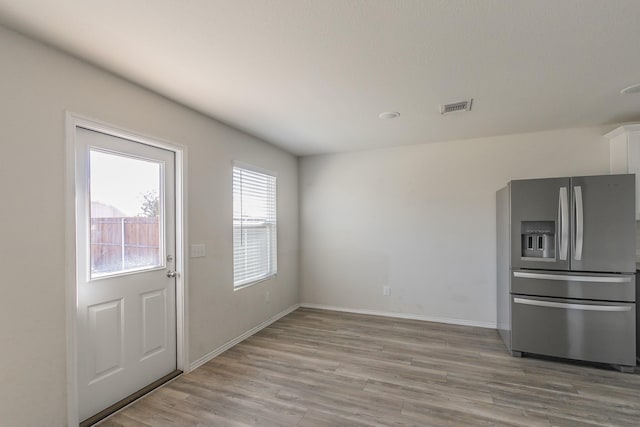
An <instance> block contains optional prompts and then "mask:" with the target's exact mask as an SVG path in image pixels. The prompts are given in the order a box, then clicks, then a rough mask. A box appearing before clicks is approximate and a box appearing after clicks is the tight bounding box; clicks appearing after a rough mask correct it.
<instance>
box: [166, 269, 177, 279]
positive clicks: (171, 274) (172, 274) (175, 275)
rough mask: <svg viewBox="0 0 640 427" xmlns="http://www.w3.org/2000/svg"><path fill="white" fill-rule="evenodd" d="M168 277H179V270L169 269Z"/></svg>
mask: <svg viewBox="0 0 640 427" xmlns="http://www.w3.org/2000/svg"><path fill="white" fill-rule="evenodd" d="M167 277H170V278H174V277H178V272H177V271H175V270H167Z"/></svg>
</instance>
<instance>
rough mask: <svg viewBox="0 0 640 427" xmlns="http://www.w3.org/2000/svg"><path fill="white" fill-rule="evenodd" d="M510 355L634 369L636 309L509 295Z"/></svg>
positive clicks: (633, 304) (625, 306)
mask: <svg viewBox="0 0 640 427" xmlns="http://www.w3.org/2000/svg"><path fill="white" fill-rule="evenodd" d="M511 314H512V325H511V326H512V335H511V343H512V350H513V351H519V352H523V353H534V354H541V355H547V356H556V357H564V358H568V359H576V360H586V361H590V362H601V363H611V364H615V365H627V366H635V364H636V354H635V353H636V330H635V329H636V318H635V316H636V307H635V303H612V302H603V301H584V300H575V299H560V298H543V297H530V296H519V295H512V297H511Z"/></svg>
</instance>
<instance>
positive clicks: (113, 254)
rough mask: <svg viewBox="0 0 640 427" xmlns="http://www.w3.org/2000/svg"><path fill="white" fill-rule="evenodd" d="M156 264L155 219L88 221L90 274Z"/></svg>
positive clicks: (157, 262)
mask: <svg viewBox="0 0 640 427" xmlns="http://www.w3.org/2000/svg"><path fill="white" fill-rule="evenodd" d="M155 265H160V227H159V221H158V217H157V216H156V217H112V218H91V272H92V273H94V274H105V273H113V272H118V271H126V270H131V269H135V268H144V267H150V266H155Z"/></svg>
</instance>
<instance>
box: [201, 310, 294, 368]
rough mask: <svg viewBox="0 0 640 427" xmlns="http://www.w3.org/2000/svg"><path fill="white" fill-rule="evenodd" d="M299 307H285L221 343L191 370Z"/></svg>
mask: <svg viewBox="0 0 640 427" xmlns="http://www.w3.org/2000/svg"><path fill="white" fill-rule="evenodd" d="M298 307H300V304H294V305H292V306H291V307H289V308H286V309H284V310H283V311H281V312H280V313H278V314H276V315H275V316H273V317H271V318H270V319H268V320H266V321H264V322H262V323H260V324H259V325H258V326H256V327H255V328H252V329H249V330H248V331H247V332H245V333H244V334H242V335H240V336H239V337H236V338H234V339H232V340H231V341H228V342H227V343H225V344H223V345H221V346H220V347H218V348H216V349H215V350H213V351H211V352H209V353H207V354H205V355H204V356H202V357H201V358H200V359H198V360H196V361H195V362H193V363H191V365H190V366H189V370H190V371H193V370H194V369H196V368H197V367H199V366H202V365H204V364H205V363H207V362H208V361H209V360H211V359H213V358H214V357H216V356H219V355H220V354H222V353H224V352H225V351H227V350H229V349H230V348H231V347H233V346H234V345H236V344H238V343H240V342H242V341H244V340H246V339H247V338H249V337H250V336H251V335H253V334H255V333H256V332H258V331H260V330H262V329H264V328H266V327H267V326H269V325H270V324H272V323H273V322H275V321H276V320H278V319H280V318H282V317H284V316H286V315H287V314H289V313H291V312H292V311H295V310H296V309H297V308H298Z"/></svg>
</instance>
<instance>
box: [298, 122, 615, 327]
mask: <svg viewBox="0 0 640 427" xmlns="http://www.w3.org/2000/svg"><path fill="white" fill-rule="evenodd" d="M606 130H610V129H606ZM606 130H603V129H596V128H586V129H567V130H560V131H552V132H540V133H530V134H519V135H510V136H501V137H494V138H483V139H473V140H466V141H453V142H446V143H438V144H423V145H415V146H406V147H400V148H391V149H381V150H370V151H362V152H353V153H345V154H336V155H321V156H312V157H305V158H303V159H302V161H301V162H300V194H301V211H300V212H301V214H300V215H301V224H302V228H301V236H302V258H301V263H302V294H301V302H302V303H306V304H316V305H324V306H332V307H339V308H349V309H359V310H370V311H379V312H386V313H389V312H391V313H399V314H404V315H411V316H415V317H423V318H427V319H434V320H442V321H448V322H455V323H463V324H471V325H482V326H490V327H494V326H495V323H496V301H495V299H496V297H495V295H496V288H495V286H496V243H495V242H496V237H495V236H496V234H495V223H496V208H495V203H496V202H495V200H496V198H495V197H496V195H495V193H496V190H498V189H500V188H502V187H503V186H504V185H505V184H506V183H507V181H509V180H511V179H518V178H533V177H545V176H565V175H581V174H599V173H608V171H609V145H608V142H607V141H605V140H604V138H603V137H602V135H603V134H604V133H605V131H606ZM569 156H572V157H569ZM383 286H390V287H391V295H390V296H388V297H387V296H383V293H382V290H383Z"/></svg>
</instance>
